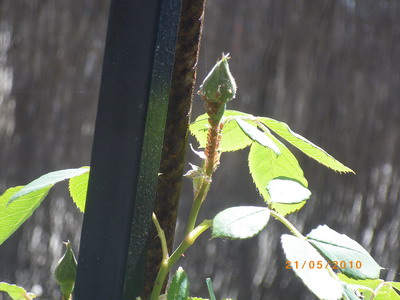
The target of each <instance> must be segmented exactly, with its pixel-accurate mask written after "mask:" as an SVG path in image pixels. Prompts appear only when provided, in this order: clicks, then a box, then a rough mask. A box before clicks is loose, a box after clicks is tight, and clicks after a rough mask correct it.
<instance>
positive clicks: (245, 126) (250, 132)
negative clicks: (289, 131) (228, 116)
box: [235, 118, 281, 155]
mask: <svg viewBox="0 0 400 300" xmlns="http://www.w3.org/2000/svg"><path fill="white" fill-rule="evenodd" d="M235 120H236V122H237V123H238V125H239V127H240V128H241V129H242V130H243V132H244V133H245V134H246V135H247V136H248V137H249V138H250V139H252V140H253V141H255V142H257V143H259V144H260V145H262V146H264V147H268V148H269V149H271V150H272V151H274V152H275V154H276V155H280V154H281V151H280V150H279V148H278V146H277V145H276V144H275V143H274V141H273V140H272V139H271V138H270V137H269V136H268V135H266V134H265V133H264V132H262V131H261V130H259V129H257V127H255V126H253V125H251V124H249V123H247V122H246V121H243V120H241V119H239V118H235Z"/></svg>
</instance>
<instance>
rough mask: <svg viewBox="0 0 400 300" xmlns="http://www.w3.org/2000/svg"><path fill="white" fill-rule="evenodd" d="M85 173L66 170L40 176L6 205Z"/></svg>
mask: <svg viewBox="0 0 400 300" xmlns="http://www.w3.org/2000/svg"><path fill="white" fill-rule="evenodd" d="M85 172H88V170H87V169H84V168H83V169H66V170H60V171H54V172H50V173H47V174H45V175H43V176H40V177H39V178H38V179H35V180H34V181H32V182H31V183H29V184H27V185H26V186H25V187H24V188H23V189H21V190H19V191H18V192H17V193H15V194H14V195H13V196H12V197H11V198H10V200H9V203H8V204H11V203H12V202H13V201H15V200H17V199H18V198H19V197H22V196H24V195H26V194H29V193H31V192H35V191H39V190H41V189H43V188H47V187H52V186H53V185H54V184H56V183H58V182H60V181H63V180H65V179H69V178H72V177H75V176H78V175H81V174H83V173H85Z"/></svg>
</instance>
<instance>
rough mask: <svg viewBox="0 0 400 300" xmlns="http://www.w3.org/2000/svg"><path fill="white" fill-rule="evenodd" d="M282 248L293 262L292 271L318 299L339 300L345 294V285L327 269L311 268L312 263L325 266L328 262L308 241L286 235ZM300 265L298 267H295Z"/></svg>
mask: <svg viewBox="0 0 400 300" xmlns="http://www.w3.org/2000/svg"><path fill="white" fill-rule="evenodd" d="M281 241H282V247H283V250H284V252H285V255H286V259H287V260H288V261H290V262H292V269H293V271H294V272H295V273H296V275H297V276H299V277H300V278H301V280H302V281H303V283H304V284H305V285H306V286H307V287H308V288H309V289H310V291H312V292H313V293H314V294H315V295H316V296H317V297H318V298H320V299H326V300H338V299H341V298H342V294H343V292H344V287H343V284H342V283H341V282H340V281H338V280H336V279H334V278H333V277H332V276H331V275H330V274H329V272H328V270H327V269H325V268H323V267H322V268H317V267H315V265H314V267H310V262H315V263H317V262H319V261H320V262H321V265H322V266H325V265H326V264H327V262H326V261H325V259H324V258H323V257H322V256H321V254H319V253H318V252H317V250H315V249H314V248H313V247H312V246H311V245H310V244H309V243H308V242H307V241H305V240H303V239H300V238H298V237H295V236H292V235H287V234H284V235H282V237H281ZM294 262H297V263H298V265H297V266H298V267H295V266H294Z"/></svg>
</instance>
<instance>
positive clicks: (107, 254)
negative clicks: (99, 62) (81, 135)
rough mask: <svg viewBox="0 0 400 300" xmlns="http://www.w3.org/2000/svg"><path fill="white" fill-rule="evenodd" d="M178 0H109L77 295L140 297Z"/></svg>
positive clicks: (84, 298)
mask: <svg viewBox="0 0 400 300" xmlns="http://www.w3.org/2000/svg"><path fill="white" fill-rule="evenodd" d="M179 10H180V0H146V1H142V0H112V2H111V8H110V16H109V25H108V26H109V27H108V32H107V40H106V48H105V56H104V65H103V74H102V81H101V89H100V98H99V105H98V112H97V120H96V129H95V135H94V142H93V151H92V162H91V172H90V181H89V187H88V196H87V201H86V211H85V216H84V221H83V227H82V238H81V245H80V253H79V259H78V271H77V280H76V286H75V294H74V300H88V299H96V300H102V299H104V300H111V299H112V300H119V299H124V300H125V299H126V300H128V299H131V300H133V299H135V297H137V296H139V294H140V290H141V286H142V284H143V278H144V267H143V266H144V265H145V252H146V249H145V245H146V241H147V238H148V228H149V224H150V220H151V212H152V210H153V207H154V198H155V191H156V186H157V176H158V172H159V163H160V156H161V150H162V140H163V135H164V126H165V118H166V112H167V107H168V96H169V89H170V82H171V76H172V67H173V60H174V52H175V41H176V33H177V27H178V20H179Z"/></svg>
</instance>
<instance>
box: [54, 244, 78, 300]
mask: <svg viewBox="0 0 400 300" xmlns="http://www.w3.org/2000/svg"><path fill="white" fill-rule="evenodd" d="M64 244H65V246H66V247H67V250H66V251H65V253H64V255H63V257H61V259H60V260H59V261H58V263H57V267H56V269H55V271H54V275H55V278H56V281H57V283H58V285H59V286H60V290H61V293H62V294H63V296H64V298H65V299H70V296H71V294H72V291H73V289H74V284H75V277H76V265H77V263H76V258H75V255H74V252H73V251H72V248H71V243H70V242H69V241H68V242H66V243H64Z"/></svg>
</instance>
